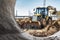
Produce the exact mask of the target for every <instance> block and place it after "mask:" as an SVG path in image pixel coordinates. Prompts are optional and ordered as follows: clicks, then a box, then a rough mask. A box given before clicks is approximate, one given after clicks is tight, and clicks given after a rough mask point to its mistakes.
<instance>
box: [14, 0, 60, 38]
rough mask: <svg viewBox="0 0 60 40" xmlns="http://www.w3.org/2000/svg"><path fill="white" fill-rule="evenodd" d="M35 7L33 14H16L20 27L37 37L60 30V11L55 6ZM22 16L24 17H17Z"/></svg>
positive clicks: (49, 34)
mask: <svg viewBox="0 0 60 40" xmlns="http://www.w3.org/2000/svg"><path fill="white" fill-rule="evenodd" d="M43 3H44V6H43V7H36V8H34V9H33V13H34V15H33V16H16V17H15V19H16V21H17V23H18V25H19V27H20V28H21V29H22V30H23V31H24V32H26V33H28V34H30V35H32V36H36V37H47V36H51V35H53V34H54V33H56V32H58V31H59V30H60V11H57V9H56V8H55V7H53V6H47V7H45V5H46V0H44V2H43ZM17 17H22V18H17Z"/></svg>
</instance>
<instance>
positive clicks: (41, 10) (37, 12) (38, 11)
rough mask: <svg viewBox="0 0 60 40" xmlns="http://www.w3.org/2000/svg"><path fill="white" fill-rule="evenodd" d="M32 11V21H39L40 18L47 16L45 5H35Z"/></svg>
mask: <svg viewBox="0 0 60 40" xmlns="http://www.w3.org/2000/svg"><path fill="white" fill-rule="evenodd" d="M33 11H34V15H33V17H32V21H40V19H41V18H46V16H48V8H46V7H37V8H35V9H34V10H33Z"/></svg>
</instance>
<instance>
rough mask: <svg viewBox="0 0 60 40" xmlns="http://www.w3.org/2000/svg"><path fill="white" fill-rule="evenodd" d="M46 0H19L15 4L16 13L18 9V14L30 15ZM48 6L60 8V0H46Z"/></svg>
mask: <svg viewBox="0 0 60 40" xmlns="http://www.w3.org/2000/svg"><path fill="white" fill-rule="evenodd" d="M43 1H44V0H17V1H16V5H15V15H16V10H17V15H18V16H28V15H29V12H30V13H31V14H33V13H32V9H34V8H36V7H39V6H40V7H41V6H43ZM46 6H53V7H56V8H57V10H60V0H46Z"/></svg>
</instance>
